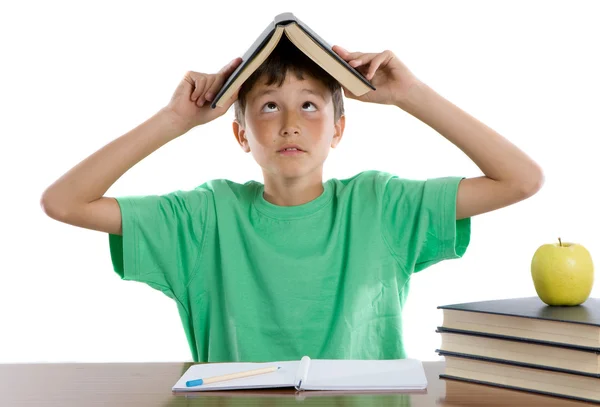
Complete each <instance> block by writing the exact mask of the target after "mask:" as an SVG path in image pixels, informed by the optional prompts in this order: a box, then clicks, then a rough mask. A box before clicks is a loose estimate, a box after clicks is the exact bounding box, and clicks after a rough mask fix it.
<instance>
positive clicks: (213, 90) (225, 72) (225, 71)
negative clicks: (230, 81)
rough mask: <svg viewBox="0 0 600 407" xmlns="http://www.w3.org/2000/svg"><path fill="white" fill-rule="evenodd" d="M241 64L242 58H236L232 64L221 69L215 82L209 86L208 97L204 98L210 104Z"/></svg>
mask: <svg viewBox="0 0 600 407" xmlns="http://www.w3.org/2000/svg"><path fill="white" fill-rule="evenodd" d="M241 63H242V58H240V57H237V58H234V59H233V60H232V61H231V62H230V63H228V64H227V65H225V66H224V67H223V68H221V70H220V71H219V73H218V74H217V75H216V77H215V80H214V81H213V82H212V84H211V85H210V86H208V90H207V91H206V95H205V96H204V97H205V99H206V100H208V101H209V102H212V101H213V98H214V97H215V96H216V94H217V92H218V91H219V89H221V87H222V86H223V84H224V83H225V81H226V80H227V78H229V76H230V75H231V74H232V73H233V71H235V70H236V68H237V67H238V65H239V64H241Z"/></svg>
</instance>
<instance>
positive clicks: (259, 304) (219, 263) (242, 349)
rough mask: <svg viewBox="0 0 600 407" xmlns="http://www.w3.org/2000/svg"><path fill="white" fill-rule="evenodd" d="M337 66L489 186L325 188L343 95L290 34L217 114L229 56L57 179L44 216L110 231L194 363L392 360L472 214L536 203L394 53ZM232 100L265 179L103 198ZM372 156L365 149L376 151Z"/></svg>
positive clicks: (499, 151) (124, 264) (484, 132)
mask: <svg viewBox="0 0 600 407" xmlns="http://www.w3.org/2000/svg"><path fill="white" fill-rule="evenodd" d="M334 51H335V52H337V53H338V54H339V55H340V56H341V57H342V58H344V59H345V60H346V61H348V62H349V63H350V64H351V65H352V66H354V67H356V68H357V69H358V70H360V71H361V72H362V73H363V74H364V75H366V77H367V79H369V80H371V82H372V83H373V85H374V86H375V87H376V89H377V90H376V91H371V92H369V93H367V94H366V95H364V96H361V97H359V98H358V97H356V96H355V95H352V94H351V93H350V92H348V91H347V90H346V89H343V92H344V94H345V95H346V96H347V97H350V98H355V99H358V100H362V101H365V102H371V103H381V104H393V105H396V106H398V107H400V108H401V109H404V110H405V111H407V112H409V113H410V114H412V115H413V116H415V117H416V118H418V119H420V120H422V121H423V122H425V123H427V124H428V125H429V126H431V127H432V128H434V129H436V130H437V131H438V132H439V133H440V134H442V135H443V136H445V137H446V138H447V139H448V140H450V141H451V142H452V143H454V144H455V145H456V146H457V147H459V148H460V149H461V150H462V151H464V152H465V154H467V155H468V156H469V157H470V158H471V159H472V160H473V161H474V162H475V163H476V164H477V165H478V166H479V168H480V169H481V170H482V171H483V173H484V174H485V176H481V177H478V178H472V179H463V178H461V177H446V178H438V179H430V180H427V181H416V180H406V179H400V178H398V177H396V176H392V175H390V174H387V173H383V172H378V171H365V172H361V173H359V174H357V175H356V176H354V177H352V178H349V179H344V180H337V179H330V180H329V181H327V182H323V181H322V173H323V163H324V161H325V159H326V158H327V155H328V153H329V149H330V148H335V147H336V146H337V145H338V143H339V142H340V140H341V138H342V134H343V131H344V124H345V116H344V111H343V100H342V93H341V92H342V90H341V89H340V85H339V84H338V83H337V82H336V81H335V80H334V79H333V78H332V77H330V76H329V75H328V74H327V73H325V72H324V71H322V70H321V68H319V67H318V66H316V65H315V64H313V62H312V61H310V60H309V59H307V58H306V57H305V56H304V54H302V53H301V52H299V51H298V50H296V49H295V48H294V47H293V46H292V45H290V43H289V42H286V41H284V42H282V43H281V44H280V45H279V46H278V47H277V49H276V51H275V52H274V53H273V54H272V56H271V57H270V58H269V60H268V61H266V62H265V63H264V64H263V66H262V67H261V68H260V69H259V70H258V71H257V72H256V73H255V74H254V75H253V76H252V77H251V78H250V79H249V80H248V81H247V82H246V83H245V84H244V85H243V86H242V88H241V89H240V90H239V92H238V93H237V94H236V95H234V96H233V97H232V99H231V100H229V101H228V103H227V104H226V106H224V107H223V108H216V109H211V107H210V101H211V100H212V98H213V97H214V96H215V94H216V93H217V91H218V89H219V88H220V86H221V85H222V84H223V82H224V80H225V79H226V78H227V77H228V76H229V75H230V74H231V73H232V72H233V70H234V69H235V68H236V67H237V66H238V64H239V63H240V62H241V59H240V58H236V59H235V60H233V61H232V62H231V63H230V64H229V65H227V66H225V67H224V68H223V69H222V70H221V71H220V72H219V73H217V74H212V75H209V74H203V73H197V72H188V73H187V74H186V75H185V77H184V79H183V80H182V82H181V83H180V85H179V86H178V88H177V89H176V91H175V93H174V95H173V97H172V99H171V101H170V103H169V104H168V105H167V106H166V107H164V108H162V109H161V110H160V111H159V112H158V113H157V114H155V115H154V116H153V117H151V118H150V119H149V120H147V121H146V122H144V123H142V124H141V125H139V126H138V127H137V128H135V129H133V130H131V131H130V132H128V133H127V134H125V135H123V136H121V137H119V138H117V139H116V140H114V141H113V142H111V143H109V144H108V145H106V146H105V147H103V148H101V149H100V150H99V151H97V152H96V153H94V154H92V155H91V156H90V157H88V158H87V159H85V160H84V161H83V162H81V163H80V164H78V165H77V166H76V167H74V168H73V169H71V170H70V171H69V172H67V173H66V174H65V175H64V176H63V177H61V178H60V179H59V180H57V181H56V182H55V183H54V184H53V185H51V186H50V187H49V188H48V189H47V190H46V191H45V192H44V194H43V197H42V201H41V203H42V206H43V209H44V210H45V212H46V213H47V214H48V215H49V216H50V217H52V218H54V219H56V220H59V221H62V222H65V223H69V224H72V225H75V226H79V227H84V228H88V229H94V230H99V231H103V232H106V233H108V234H109V242H110V252H111V257H112V261H113V265H114V269H115V271H116V272H117V273H118V274H119V275H120V276H121V278H123V279H125V280H135V281H139V282H144V283H146V284H148V285H149V286H151V287H153V288H155V289H157V290H160V291H162V292H163V293H164V294H166V295H167V296H169V297H170V298H172V299H173V300H175V301H176V304H177V306H178V310H179V314H180V316H181V321H182V323H183V327H184V330H185V333H186V336H187V339H188V342H189V346H190V349H191V352H192V356H193V360H194V361H195V362H225V361H249V362H260V361H272V360H298V359H300V358H301V357H302V356H304V355H308V356H310V357H312V358H329V359H395V358H404V357H406V355H405V350H404V345H403V341H402V318H401V313H402V306H403V304H404V302H405V299H406V296H407V294H408V286H409V281H410V277H411V275H412V273H415V272H418V271H420V270H422V269H424V268H426V267H428V266H430V265H432V264H435V263H437V262H440V261H442V260H445V259H452V258H459V257H461V256H462V255H463V254H464V253H465V251H466V248H467V246H468V243H469V239H470V218H471V217H472V216H474V215H477V214H481V213H484V212H488V211H492V210H495V209H498V208H501V207H504V206H507V205H510V204H513V203H516V202H518V201H520V200H523V199H525V198H527V197H529V196H531V195H533V194H534V193H535V192H536V191H537V190H538V189H539V188H540V186H541V185H542V181H543V176H542V171H541V170H540V168H539V167H538V166H537V165H536V163H534V162H533V161H532V160H531V159H529V158H528V157H527V156H526V155H525V154H524V153H523V152H521V151H520V150H519V149H518V148H516V147H515V146H513V145H512V144H510V143H509V142H508V141H507V140H506V139H504V138H503V137H502V136H500V135H498V134H497V133H495V132H494V131H493V130H491V129H489V128H488V127H486V126H485V125H483V124H481V123H479V122H478V121H476V120H475V119H473V118H471V117H470V116H468V115H467V114H466V113H464V112H463V111H461V110H460V109H458V108H457V107H455V106H454V105H452V104H451V103H450V102H448V101H446V100H445V99H443V98H442V97H441V96H439V95H437V94H436V93H435V92H434V91H433V90H431V89H430V88H429V87H428V86H427V85H425V84H424V83H422V82H421V81H420V80H418V79H417V78H416V77H415V76H414V75H413V74H412V73H411V72H410V71H409V70H408V69H407V68H406V66H404V64H403V63H402V62H401V61H400V60H399V59H398V58H396V56H395V55H394V54H393V53H392V52H390V51H385V52H382V53H369V54H365V53H358V52H356V53H349V52H347V51H345V50H343V49H342V48H340V47H337V46H336V47H334ZM233 103H235V104H236V106H235V121H234V122H233V132H234V135H235V137H236V139H237V141H238V142H239V144H240V146H241V148H242V149H243V150H244V151H246V152H251V153H252V154H253V156H254V158H255V160H256V161H257V163H258V164H259V165H260V166H261V168H262V171H263V175H264V184H261V183H259V182H256V181H249V182H247V183H245V184H243V185H242V184H237V183H234V182H232V181H228V180H212V181H209V182H206V183H204V184H202V185H201V186H199V187H197V188H196V189H194V190H191V191H176V192H173V193H170V194H166V195H164V196H145V197H127V198H125V197H122V198H117V199H115V198H110V197H105V196H103V195H104V193H105V192H106V191H107V190H108V188H109V187H110V186H111V185H112V184H113V183H114V182H116V181H117V180H118V179H119V177H121V176H122V175H123V174H124V173H125V172H126V171H127V170H128V169H130V168H131V167H132V166H133V165H135V164H136V163H137V162H139V161H140V160H142V159H143V158H144V157H146V156H147V155H149V154H150V153H152V152H153V151H155V150H156V149H158V148H159V147H161V146H162V145H164V144H166V143H168V142H169V141H171V140H173V139H175V138H176V137H179V136H180V135H182V134H185V133H186V132H187V131H189V130H190V129H191V128H193V127H195V126H198V125H202V124H205V123H208V122H209V121H211V120H214V119H216V118H217V117H219V116H221V115H223V114H224V113H225V112H226V111H227V110H228V108H229V107H230V106H231V105H232V104H233ZM376 148H377V147H376Z"/></svg>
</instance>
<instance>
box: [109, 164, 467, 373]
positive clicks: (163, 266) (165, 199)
mask: <svg viewBox="0 0 600 407" xmlns="http://www.w3.org/2000/svg"><path fill="white" fill-rule="evenodd" d="M461 179H462V178H460V177H445V178H434V179H429V180H422V181H417V180H407V179H401V178H399V177H397V176H394V175H391V174H388V173H384V172H380V171H365V172H362V173H359V174H357V175H355V176H354V177H352V178H348V179H342V180H339V179H330V180H328V181H326V182H324V183H323V186H324V192H323V193H322V194H321V195H320V196H319V197H318V198H316V199H314V200H313V201H311V202H308V203H306V204H303V205H299V206H287V207H286V206H276V205H273V204H271V203H270V202H268V201H266V200H265V199H264V197H263V191H264V186H263V184H262V183H259V182H256V181H249V182H247V183H245V184H238V183H235V182H232V181H229V180H213V181H209V182H207V183H205V184H203V185H201V186H199V187H197V188H195V189H193V190H190V191H176V192H172V193H169V194H166V195H161V196H142V197H121V198H117V200H118V202H119V205H120V207H121V213H122V223H123V235H122V236H117V235H109V242H110V251H111V257H112V262H113V265H114V269H115V271H116V272H117V273H118V274H119V275H120V276H121V278H123V279H124V280H134V281H139V282H143V283H146V284H148V285H149V286H151V287H153V288H155V289H157V290H160V291H162V292H163V293H164V294H166V295H167V296H169V297H170V298H172V299H174V300H175V302H176V303H177V307H178V310H179V314H180V317H181V322H182V323H183V328H184V330H185V334H186V337H187V340H188V342H189V346H190V349H191V352H192V357H193V360H194V361H195V362H229V361H236V362H241V361H245V362H261V361H273V360H299V359H300V358H302V356H304V355H308V356H309V357H311V358H320V359H400V358H405V357H406V355H405V349H404V345H403V340H402V339H403V338H402V308H403V305H404V303H405V300H406V297H407V294H408V287H409V281H410V277H411V275H412V273H414V272H418V271H420V270H422V269H424V268H426V267H428V266H431V265H433V264H435V263H438V262H440V261H442V260H445V259H453V258H459V257H462V255H463V254H464V253H465V251H466V248H467V246H468V244H469V239H470V231H471V228H470V226H471V223H470V218H466V219H461V220H458V221H457V220H456V194H457V189H458V184H459V182H460V180H461Z"/></svg>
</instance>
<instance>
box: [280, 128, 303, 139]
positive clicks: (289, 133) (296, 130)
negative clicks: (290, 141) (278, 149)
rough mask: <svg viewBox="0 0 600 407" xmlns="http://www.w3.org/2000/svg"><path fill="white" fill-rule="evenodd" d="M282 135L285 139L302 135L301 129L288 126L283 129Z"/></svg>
mask: <svg viewBox="0 0 600 407" xmlns="http://www.w3.org/2000/svg"><path fill="white" fill-rule="evenodd" d="M280 134H281V135H282V136H284V137H287V136H294V135H300V128H299V127H298V126H286V127H283V128H282V129H281V132H280Z"/></svg>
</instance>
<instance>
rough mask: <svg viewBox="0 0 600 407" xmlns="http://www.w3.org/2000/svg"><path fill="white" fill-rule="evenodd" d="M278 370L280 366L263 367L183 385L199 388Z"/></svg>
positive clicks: (197, 380) (189, 381) (190, 381)
mask: <svg viewBox="0 0 600 407" xmlns="http://www.w3.org/2000/svg"><path fill="white" fill-rule="evenodd" d="M279 369H281V367H280V366H271V367H263V368H261V369H254V370H248V371H245V372H238V373H230V374H225V375H221V376H212V377H207V378H205V379H196V380H188V381H187V382H185V385H186V386H187V387H195V386H201V385H203V384H211V383H216V382H222V381H225V380H232V379H239V378H242V377H248V376H256V375H259V374H265V373H271V372H275V371H277V370H279Z"/></svg>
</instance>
